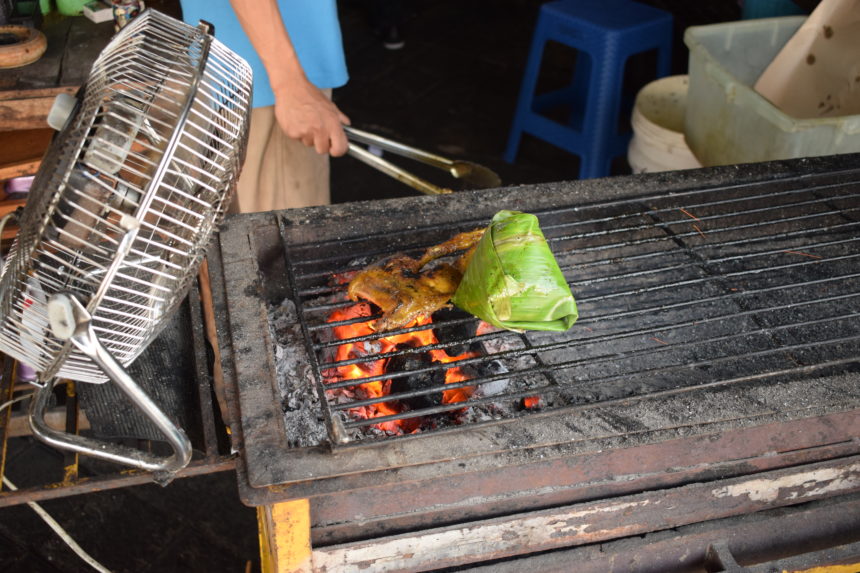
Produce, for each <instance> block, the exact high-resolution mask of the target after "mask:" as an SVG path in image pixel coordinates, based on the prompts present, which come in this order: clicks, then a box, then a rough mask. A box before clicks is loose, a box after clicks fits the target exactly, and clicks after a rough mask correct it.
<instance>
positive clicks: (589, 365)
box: [220, 157, 860, 495]
mask: <svg viewBox="0 0 860 573" xmlns="http://www.w3.org/2000/svg"><path fill="white" fill-rule="evenodd" d="M855 160H856V157H855ZM500 209H512V210H519V211H526V212H531V213H534V214H536V215H537V216H538V217H539V219H540V221H541V227H542V229H543V231H544V234H545V236H546V238H547V240H548V242H549V244H550V246H551V248H552V250H553V252H554V254H555V256H556V258H557V260H558V262H559V265H560V267H561V269H562V271H563V272H564V274H565V277H566V278H567V280H568V281H569V283H570V285H571V290H572V292H573V293H574V296H575V297H576V299H577V303H578V306H579V310H580V319H579V321H578V322H577V323H576V324H575V325H574V326H573V328H571V329H570V330H569V331H567V332H565V333H551V332H526V333H523V334H517V333H512V332H508V331H498V330H494V329H491V328H487V327H486V326H485V325H482V324H481V323H480V321H479V320H477V319H476V318H474V317H472V316H470V315H467V314H465V313H462V312H460V311H457V310H453V311H447V310H446V311H443V312H438V311H437V312H436V313H434V314H433V316H432V323H431V322H427V323H424V322H420V323H418V324H415V325H414V326H408V327H402V328H396V329H393V330H390V331H385V332H380V331H378V330H376V329H374V328H373V327H372V325H373V323H374V321H376V320H378V319H379V318H380V317H381V316H382V312H381V310H380V309H379V308H375V307H374V306H372V305H371V304H369V303H366V302H362V303H356V302H354V301H351V300H349V298H348V296H347V285H348V284H349V282H350V280H351V279H352V278H354V277H355V275H356V274H357V273H358V272H360V271H362V270H363V269H366V268H368V266H369V265H372V264H373V263H375V262H377V261H380V260H385V259H387V258H389V257H391V256H393V255H395V254H397V253H400V254H402V255H403V256H407V257H409V258H411V259H413V260H416V261H418V260H420V259H421V257H422V255H423V253H425V252H426V251H427V249H428V248H430V247H432V246H433V245H439V244H442V243H444V242H445V241H447V240H449V239H451V238H452V237H455V236H457V235H458V233H462V232H468V231H469V230H472V229H476V228H481V227H482V226H485V225H486V224H487V222H488V221H489V220H490V218H491V217H492V215H493V214H494V213H495V212H497V211H498V210H500ZM858 231H860V171H858V170H857V169H855V168H854V167H853V166H852V161H851V157H848V158H840V159H839V160H838V161H837V160H835V159H830V158H822V159H821V160H803V161H798V162H784V163H775V164H768V165H762V166H750V167H745V168H744V169H738V168H736V167H729V168H719V169H708V170H695V171H691V172H686V173H673V174H666V175H664V174H654V175H651V176H635V177H629V178H611V179H606V180H593V181H582V182H571V183H558V184H548V185H544V186H535V187H533V188H523V189H520V188H511V189H502V190H496V191H494V192H492V193H489V192H475V193H458V194H454V195H451V196H447V197H445V198H438V197H420V198H414V199H413V198H404V199H397V200H389V201H381V202H372V203H366V204H358V205H343V206H340V205H338V206H332V207H327V208H314V209H305V210H292V211H285V212H280V213H269V214H255V215H253V216H248V217H244V216H243V217H240V218H237V219H234V220H233V221H232V222H229V221H228V225H227V228H226V229H225V230H224V231H222V234H221V241H220V250H221V252H222V253H223V256H224V267H223V268H224V275H225V283H226V285H227V286H226V287H225V291H226V303H225V308H226V309H227V311H228V312H229V315H230V318H229V332H228V333H227V334H228V335H229V339H228V343H229V346H230V347H229V348H227V352H226V353H225V354H226V355H227V360H228V364H227V365H228V367H230V368H232V369H234V371H235V372H236V374H237V376H238V378H237V395H238V397H239V401H240V402H241V404H240V405H241V413H242V433H243V438H244V440H245V443H246V444H249V447H248V448H247V450H246V451H245V454H246V467H247V469H248V472H249V476H248V480H249V483H250V485H251V486H252V487H257V486H261V485H268V484H284V483H290V484H305V483H306V485H301V486H299V485H296V487H295V488H293V489H291V490H290V491H291V492H292V493H293V494H294V495H299V494H301V493H304V494H307V493H308V492H316V491H320V488H323V489H325V488H326V487H328V486H327V485H326V484H327V483H328V482H320V481H319V480H318V478H319V477H320V476H331V477H337V476H340V477H337V480H345V481H346V482H349V483H353V482H356V483H358V482H360V481H361V480H363V479H365V478H363V477H358V476H365V475H366V476H367V478H366V479H367V480H371V481H374V480H376V479H381V477H382V476H381V474H380V475H377V476H376V477H373V476H374V475H375V474H374V472H377V473H379V472H384V471H386V470H387V469H389V468H398V475H399V476H400V479H406V477H405V476H411V478H409V479H431V478H432V476H433V475H436V474H437V473H438V474H445V473H452V472H453V473H456V472H459V471H464V470H462V469H461V468H463V467H466V468H469V471H472V472H474V471H484V470H486V471H490V470H491V469H492V468H501V467H514V466H517V465H521V464H524V463H526V462H527V461H528V460H534V459H546V460H551V459H555V458H563V459H567V458H566V456H570V455H574V454H575V453H577V452H578V453H583V452H598V451H601V452H611V451H612V450H613V448H617V447H620V445H621V444H623V445H624V447H631V446H633V445H635V444H656V443H658V442H661V441H662V440H668V439H673V438H679V437H682V436H697V435H700V436H704V435H705V434H707V433H708V432H713V431H728V430H738V431H741V430H743V429H744V428H753V427H758V426H760V425H762V424H768V423H782V422H791V421H794V420H800V419H805V418H809V417H814V416H831V415H840V413H845V415H848V413H849V412H852V411H856V409H858V408H860V391H858V384H857V381H858V379H860V366H858V362H860V358H859V357H858V355H860V353H858V347H860V344H858V343H860V321H858V320H857V318H858V313H860V311H858V304H857V303H858V298H860V271H858V268H860V265H858V264H857V263H858V258H860V233H858ZM454 256H456V255H454ZM437 261H438V262H439V263H445V262H447V263H451V262H452V258H451V257H447V258H446V257H440V258H439V259H438V260H437ZM360 305H363V306H360ZM265 309H268V311H269V316H268V317H266V316H265V314H266V311H265ZM261 310H262V316H261ZM273 311H276V312H274V313H273ZM273 314H274V315H275V320H274V321H273V320H272V316H273ZM261 318H262V319H263V322H262V323H261V322H260V319H261ZM266 318H268V322H266ZM261 329H262V330H261ZM266 332H269V334H266ZM270 364H277V368H276V369H275V368H274V367H272V366H269V365H270ZM273 388H274V394H273ZM273 396H275V399H276V402H275V403H273V402H272V397H273ZM278 397H280V403H278V402H277V399H278ZM278 407H280V410H277V408H278ZM246 412H247V414H246ZM281 418H283V420H281ZM297 420H300V421H301V423H300V424H299V423H298V422H296V421H297ZM299 433H301V434H303V435H304V436H307V437H304V438H302V439H298V438H297V434H299ZM768 435H770V434H768ZM284 436H287V437H284ZM332 450H333V451H334V454H335V455H332ZM272 452H282V453H283V455H279V456H276V457H274V458H273V457H272V455H271V454H272ZM287 452H289V455H287ZM723 455H724V454H722V453H720V452H717V451H715V452H714V453H713V457H714V459H721V458H720V457H721V456H723ZM461 460H463V461H461ZM464 464H465V465H464ZM572 467H573V466H572ZM511 471H513V470H511ZM386 475H387V474H386ZM350 476H356V477H355V478H351V477H350ZM307 480H310V481H307ZM338 483H339V482H338ZM331 484H332V487H336V486H335V482H331ZM342 485H343V484H342ZM337 487H340V486H337ZM343 487H348V486H346V485H343Z"/></svg>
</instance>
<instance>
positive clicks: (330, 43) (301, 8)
mask: <svg viewBox="0 0 860 573" xmlns="http://www.w3.org/2000/svg"><path fill="white" fill-rule="evenodd" d="M181 2H182V17H183V19H184V20H185V21H186V22H187V23H189V24H191V25H193V26H196V25H197V24H198V23H199V22H200V20H205V21H207V22H209V23H210V24H212V25H214V26H215V38H216V39H218V41H220V42H221V43H222V44H224V45H225V46H227V47H228V48H230V49H231V50H233V51H234V52H236V53H237V54H238V55H239V56H241V57H242V58H244V59H245V60H246V61H247V62H248V64H249V65H250V66H251V69H252V70H253V71H254V100H253V106H254V107H263V106H267V105H274V103H275V96H274V94H273V93H272V87H271V86H270V85H269V77H268V75H267V74H266V70H265V68H264V67H263V62H262V61H260V58H259V56H257V53H256V52H255V51H254V47H253V46H252V45H251V40H249V39H248V36H246V35H245V32H244V31H243V30H242V25H241V24H239V20H238V19H237V18H236V14H235V12H233V8H232V7H231V6H230V0H181ZM278 6H279V7H280V10H281V17H282V18H283V19H284V25H285V27H286V28H287V33H289V35H290V40H291V41H292V42H293V47H295V49H296V54H298V57H299V62H301V64H302V68H304V70H305V75H307V77H308V79H309V80H310V81H311V83H313V84H314V85H315V86H317V87H318V88H321V89H327V88H336V87H340V86H342V85H344V84H345V83H346V81H347V79H349V76H348V75H347V71H346V59H345V57H344V53H343V42H342V39H341V34H340V22H339V21H338V18H337V3H336V0H278Z"/></svg>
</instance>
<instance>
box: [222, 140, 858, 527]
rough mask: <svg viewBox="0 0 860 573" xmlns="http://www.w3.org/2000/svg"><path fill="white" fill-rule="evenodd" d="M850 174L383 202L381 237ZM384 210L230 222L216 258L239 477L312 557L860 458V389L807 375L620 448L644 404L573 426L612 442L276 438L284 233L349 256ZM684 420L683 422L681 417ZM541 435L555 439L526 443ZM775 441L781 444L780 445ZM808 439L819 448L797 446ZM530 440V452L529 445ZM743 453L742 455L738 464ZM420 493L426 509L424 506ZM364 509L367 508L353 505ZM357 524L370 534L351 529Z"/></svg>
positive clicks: (699, 175) (585, 438)
mask: <svg viewBox="0 0 860 573" xmlns="http://www.w3.org/2000/svg"><path fill="white" fill-rule="evenodd" d="M856 160H857V157H856V156H841V157H832V158H814V159H804V160H796V161H786V162H773V163H768V164H756V165H751V166H742V167H738V166H731V167H724V168H710V169H703V170H695V171H692V172H679V173H672V174H650V175H638V176H631V177H620V178H611V179H605V180H590V181H580V182H570V183H554V184H546V185H537V186H529V187H526V188H510V189H501V190H493V191H483V192H479V193H461V194H455V195H452V196H450V197H446V198H441V199H440V198H434V197H419V198H407V199H397V200H389V201H384V202H381V203H384V206H383V207H384V211H385V214H386V218H381V217H378V216H377V217H375V219H374V221H375V226H374V230H377V231H379V232H385V231H387V230H393V229H396V228H398V226H401V225H403V222H402V218H403V217H404V216H405V214H407V213H416V212H421V213H430V214H431V215H429V216H431V217H432V218H433V221H434V223H437V224H451V225H455V224H457V222H458V219H459V218H462V217H463V213H464V212H468V213H469V214H470V215H475V214H476V213H477V214H478V215H480V213H481V210H482V209H483V210H486V211H488V212H489V211H490V210H493V209H497V208H502V207H500V206H504V208H519V209H521V210H524V211H529V210H538V209H552V208H558V207H563V206H569V205H571V203H581V204H587V203H589V202H595V201H598V200H611V199H615V198H625V197H630V196H634V195H639V194H648V193H654V192H658V191H659V192H665V193H667V194H672V193H676V192H682V191H683V190H685V189H690V188H693V187H708V186H712V187H716V186H721V185H723V186H733V185H742V184H747V183H754V182H758V183H763V182H767V181H773V180H776V181H779V180H788V179H791V180H799V181H802V180H804V179H805V178H815V177H819V178H820V177H827V178H833V179H834V180H841V179H844V178H849V179H850V180H853V181H856V180H857V177H858V174H857V172H856V171H855V170H854V169H853V165H855V164H856ZM487 193H493V194H495V196H494V198H493V204H492V205H490V204H489V201H487V199H486V197H487V196H486V195H485V194H487ZM450 202H453V204H451V203H450ZM376 209H380V204H379V203H377V202H373V203H369V204H366V205H365V204H350V205H335V206H330V207H320V208H312V209H303V210H291V211H287V212H280V213H277V214H274V213H264V214H253V215H241V216H236V217H233V218H230V219H228V221H227V224H226V227H225V229H224V231H223V232H222V234H221V237H220V241H219V243H218V244H217V246H216V249H213V251H215V252H212V253H210V264H211V265H212V269H213V270H212V276H213V295H214V298H215V307H216V311H217V312H216V317H217V320H218V322H219V328H218V331H219V335H220V338H219V340H220V343H221V348H222V366H223V367H224V371H225V375H226V379H227V388H228V392H229V394H230V396H232V398H234V399H230V400H228V402H230V403H231V404H233V406H234V407H233V408H232V410H233V412H232V415H233V416H234V418H233V421H232V423H231V428H232V429H233V432H232V437H233V440H234V448H235V449H237V450H238V451H239V452H241V459H240V461H239V463H238V464H237V466H238V467H237V470H238V472H239V476H240V492H241V495H242V497H243V500H244V501H245V503H248V504H249V505H266V504H271V503H276V502H279V501H284V500H288V499H297V498H310V500H311V504H312V513H313V515H314V516H315V518H314V519H315V521H314V541H315V543H317V542H320V543H325V544H328V543H340V542H344V541H346V540H350V539H355V538H356V536H362V535H365V536H366V535H369V534H371V533H372V534H379V535H385V534H390V533H392V532H400V531H408V530H412V529H414V528H421V527H428V526H430V524H433V523H437V524H438V523H439V519H440V516H441V515H442V514H443V513H449V512H452V513H451V515H452V516H451V519H454V520H470V519H478V518H480V517H481V516H484V517H486V516H488V515H494V514H495V515H498V514H503V513H506V512H518V511H526V510H527V509H528V508H534V507H552V506H555V505H558V504H564V503H572V502H574V501H577V500H582V499H590V498H593V496H610V495H622V494H624V493H625V492H629V491H636V490H637V488H638V489H639V490H642V489H649V488H654V487H667V486H670V485H677V484H683V483H686V482H687V481H688V480H709V479H716V478H718V477H725V476H737V475H744V474H746V473H751V472H757V471H766V470H769V469H776V468H784V467H791V466H795V465H800V464H808V463H813V462H820V461H823V460H827V459H833V458H838V457H843V456H850V455H856V454H857V453H858V452H860V444H858V443H857V441H856V439H855V438H854V436H856V435H857V432H858V429H860V428H858V427H857V423H858V422H857V418H858V416H857V410H858V405H857V404H855V403H853V401H852V400H853V399H852V400H847V401H845V400H842V401H841V402H840V404H835V403H834V399H833V398H834V396H836V395H839V394H840V393H842V392H844V391H847V390H852V389H855V388H856V380H854V379H853V378H851V377H848V379H844V380H841V381H840V380H839V377H825V379H826V382H827V383H826V384H815V383H811V382H812V381H813V378H814V376H812V375H811V374H807V375H806V376H805V377H804V378H802V379H801V380H795V381H789V382H785V383H784V384H781V385H780V386H781V389H782V391H784V392H783V393H780V395H779V396H773V402H772V403H771V404H770V405H769V406H768V405H767V404H765V407H764V408H763V409H762V410H764V411H766V412H763V411H762V410H757V411H756V412H751V411H750V412H746V413H743V408H744V404H745V402H747V401H748V398H749V394H748V393H747V392H746V389H745V388H741V387H742V386H746V387H747V388H749V387H752V388H755V387H756V381H755V380H750V381H747V382H745V383H743V384H735V385H731V386H730V387H728V388H705V389H702V390H700V391H699V392H698V393H697V394H696V395H693V394H691V393H688V394H682V395H673V394H671V393H670V394H669V395H667V396H665V397H661V400H663V402H662V405H663V407H664V408H665V411H666V420H664V421H668V419H669V418H672V416H674V415H680V416H681V419H683V420H684V423H683V424H678V423H675V424H674V425H673V424H668V423H666V424H663V426H662V427H661V426H660V424H653V425H652V422H653V420H648V421H647V422H646V423H645V428H644V429H643V431H640V432H637V433H636V434H635V435H633V434H631V433H630V432H627V431H614V432H613V430H612V429H611V424H610V423H607V422H606V421H607V420H612V419H613V417H617V416H619V415H623V416H624V417H626V418H628V419H629V418H630V417H631V416H633V417H634V418H635V415H636V413H637V408H639V406H638V404H641V402H642V400H619V401H617V402H616V403H611V404H606V403H604V404H595V405H592V406H589V407H587V408H580V409H578V410H577V412H576V415H577V416H582V417H584V418H587V419H590V420H593V421H595V423H597V421H598V420H600V421H601V423H602V424H603V428H604V429H605V431H604V432H603V433H597V434H591V435H588V434H587V433H586V434H578V433H577V432H576V431H572V430H571V429H570V428H569V427H566V426H565V424H564V423H563V420H561V418H562V417H563V416H561V415H560V414H559V411H555V412H549V413H546V414H538V415H532V416H528V417H525V418H522V419H518V420H506V421H504V422H501V423H496V424H491V425H485V426H481V427H477V428H470V429H469V431H468V432H459V431H457V432H447V433H445V434H444V435H442V436H441V437H440V438H438V439H434V437H433V436H416V437H414V438H413V437H410V438H405V439H397V440H394V441H389V442H386V443H384V445H382V446H380V447H377V445H376V444H369V445H365V444H361V445H358V446H350V447H347V448H340V447H338V448H334V449H331V448H326V447H315V448H293V447H290V445H289V444H288V440H287V438H286V437H285V436H283V435H282V434H283V431H284V426H283V424H282V422H281V420H280V418H281V416H280V412H279V407H278V396H277V394H278V393H277V387H276V386H273V384H272V380H273V376H274V372H275V366H274V364H273V361H272V357H271V356H270V354H271V352H269V351H268V350H266V349H267V348H271V340H270V339H269V333H268V332H267V330H266V329H261V325H262V324H265V322H264V321H267V317H266V312H265V303H266V302H267V301H268V302H271V301H277V300H279V299H280V298H283V296H284V288H285V287H284V286H283V285H285V284H287V281H288V280H289V276H288V274H289V273H288V272H287V266H286V264H285V262H284V253H283V252H282V251H281V247H280V246H279V245H280V241H281V232H282V231H283V230H285V232H287V233H289V234H290V236H291V237H292V238H294V239H297V240H298V239H306V240H312V239H313V238H314V236H316V235H317V234H318V233H319V232H320V231H321V230H324V229H325V228H326V227H329V226H334V228H337V229H338V230H339V235H338V236H339V237H342V238H343V240H348V239H349V238H350V237H351V236H358V235H360V234H361V233H362V232H365V231H366V229H365V230H363V229H361V228H360V227H361V221H359V222H356V221H355V219H356V215H355V212H358V213H363V212H364V211H365V210H370V211H374V210H376ZM377 214H378V213H377ZM476 216H477V215H476ZM279 218H280V220H279ZM260 261H265V264H267V265H270V266H269V267H268V269H267V276H268V277H269V280H260V276H259V275H258V268H257V265H258V264H259V263H260ZM272 277H281V278H282V280H283V282H281V283H280V284H278V281H276V280H271V279H272ZM226 285H229V288H227V286H226ZM297 335H300V334H297ZM296 363H297V365H298V366H297V368H298V369H299V370H298V371H297V372H300V374H301V376H305V377H307V379H308V380H309V381H311V382H312V373H311V372H309V371H308V368H309V364H311V363H312V361H311V360H309V359H306V357H298V359H297V360H296ZM309 388H312V385H311V386H309ZM735 390H738V391H737V393H736V394H735V393H734V391H735ZM741 390H743V391H741ZM831 390H832V391H833V392H834V394H833V395H831V396H830V397H828V396H827V395H826V393H827V392H829V391H831ZM714 399H720V400H723V401H726V400H728V401H731V402H732V404H733V407H735V406H736V407H737V410H736V412H740V415H738V416H734V417H732V418H731V419H714V418H713V417H711V418H709V417H708V416H709V414H710V413H711V412H709V410H708V408H707V407H704V406H703V405H706V404H707V403H708V400H714ZM696 404H698V405H699V408H698V409H697V410H696V409H695V408H694V410H695V411H694V412H693V413H692V414H690V412H689V411H688V409H689V408H690V407H691V405H696ZM682 410H683V411H684V412H686V413H684V414H683V415H681V414H682ZM638 412H639V413H640V414H643V415H644V413H645V410H642V409H641V408H640V409H639V410H638ZM650 413H653V412H650ZM321 415H322V414H321ZM586 425H587V424H586ZM593 427H594V426H592V428H593ZM279 433H280V434H279ZM518 435H519V437H520V439H519V444H518V442H517V438H518ZM540 435H549V436H552V439H548V440H544V441H541V440H539V439H537V440H536V439H532V438H534V437H535V436H540ZM774 435H779V436H782V438H780V439H779V440H776V441H774V438H773V437H772V436H774ZM799 435H805V436H807V437H809V438H810V439H809V440H808V441H803V440H800V441H797V440H796V438H797V436H799ZM523 436H526V437H527V438H528V439H522V438H523ZM714 444H716V446H714ZM738 444H747V445H748V447H747V448H746V449H743V448H741V449H738V447H737V446H738ZM512 446H513V447H512ZM712 446H714V447H712ZM647 452H650V453H651V454H652V455H653V458H652V463H653V465H649V466H648V467H649V468H650V469H651V470H653V471H651V472H640V471H637V470H638V469H639V468H637V465H636V461H635V460H637V459H639V458H638V456H640V455H646V453H647ZM690 452H694V453H695V452H698V453H699V454H700V457H699V458H697V459H696V463H695V464H692V465H691V466H684V467H680V468H679V469H678V471H671V472H667V471H665V469H666V468H667V467H671V464H667V460H670V459H673V458H677V456H687V455H689V454H690ZM702 452H705V453H702ZM613 463H615V464H621V470H622V471H620V472H619V475H623V476H625V478H624V479H626V480H627V481H626V483H620V482H619V481H618V480H614V479H613V477H612V475H609V474H604V475H603V476H602V477H599V476H594V475H592V476H588V475H584V474H583V473H582V472H583V470H581V468H582V467H590V468H594V467H601V465H606V464H609V466H606V467H615V468H618V467H619V466H618V465H615V466H613V465H612V464H613ZM625 464H626V466H625ZM661 465H662V468H663V469H662V470H661V469H660V466H661ZM682 465H683V464H682ZM560 468H563V470H560ZM657 474H659V475H657ZM552 475H557V476H558V482H557V483H550V482H551V481H552V480H550V479H548V476H552ZM529 476H532V477H534V476H538V477H539V478H540V479H537V482H538V483H542V484H543V489H541V490H540V491H523V490H522V488H521V486H522V484H523V483H524V482H523V480H525V479H528V478H529ZM470 481H471V482H472V483H475V484H482V485H481V487H488V488H489V489H487V490H486V491H488V492H491V493H488V494H486V495H477V494H474V491H473V490H472V489H470V488H467V489H465V490H464V491H463V492H461V493H450V494H448V495H440V493H441V492H444V491H446V490H448V489H449V488H450V487H451V485H452V484H456V483H464V482H465V483H468V482H470ZM622 482H623V480H622ZM493 484H494V485H493ZM476 487H477V486H476ZM628 487H629V489H628ZM418 491H420V492H424V493H422V494H420V495H417V496H416V492H418ZM469 492H472V494H471V497H470V493H469ZM363 496H365V497H363ZM410 496H412V497H410ZM386 497H388V498H391V499H395V500H397V504H405V505H401V506H399V507H400V508H401V511H394V510H385V509H380V510H374V511H369V512H364V510H367V509H368V507H371V506H373V502H374V500H376V501H379V500H380V499H383V498H386ZM356 498H363V499H365V501H361V502H356V501H354V500H355V499H356ZM377 498H378V499H377ZM443 498H444V501H440V500H443ZM440 508H442V509H440ZM360 510H361V511H360ZM357 512H359V513H360V514H361V515H362V516H363V520H364V521H362V522H361V524H353V525H349V523H348V522H349V521H351V520H352V521H354V519H355V515H356V513H357ZM409 514H411V515H409ZM443 519H444V518H443Z"/></svg>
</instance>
